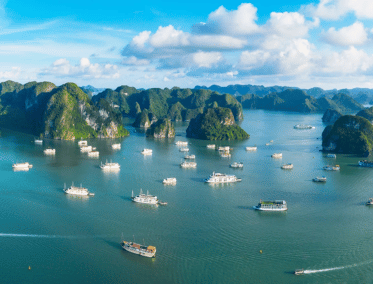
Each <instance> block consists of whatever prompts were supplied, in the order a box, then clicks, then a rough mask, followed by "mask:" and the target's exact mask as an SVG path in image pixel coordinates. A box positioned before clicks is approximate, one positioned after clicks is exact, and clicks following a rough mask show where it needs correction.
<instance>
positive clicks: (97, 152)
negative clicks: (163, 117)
mask: <svg viewBox="0 0 373 284" xmlns="http://www.w3.org/2000/svg"><path fill="white" fill-rule="evenodd" d="M98 156H100V152H99V151H91V152H88V157H98Z"/></svg>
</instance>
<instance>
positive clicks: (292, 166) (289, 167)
mask: <svg viewBox="0 0 373 284" xmlns="http://www.w3.org/2000/svg"><path fill="white" fill-rule="evenodd" d="M292 168H294V165H293V164H291V163H289V164H285V165H282V166H281V169H284V170H291V169H292Z"/></svg>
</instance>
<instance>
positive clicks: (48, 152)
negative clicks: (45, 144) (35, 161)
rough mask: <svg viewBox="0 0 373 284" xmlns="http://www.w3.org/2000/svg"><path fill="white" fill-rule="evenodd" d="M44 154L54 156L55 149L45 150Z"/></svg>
mask: <svg viewBox="0 0 373 284" xmlns="http://www.w3.org/2000/svg"><path fill="white" fill-rule="evenodd" d="M44 154H46V155H54V154H56V149H51V148H48V149H45V150H44Z"/></svg>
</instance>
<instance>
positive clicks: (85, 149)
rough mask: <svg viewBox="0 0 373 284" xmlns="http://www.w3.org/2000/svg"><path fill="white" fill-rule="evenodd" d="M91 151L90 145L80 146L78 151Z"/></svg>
mask: <svg viewBox="0 0 373 284" xmlns="http://www.w3.org/2000/svg"><path fill="white" fill-rule="evenodd" d="M91 151H93V148H92V146H82V147H80V152H82V153H87V152H91Z"/></svg>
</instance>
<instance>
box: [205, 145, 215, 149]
mask: <svg viewBox="0 0 373 284" xmlns="http://www.w3.org/2000/svg"><path fill="white" fill-rule="evenodd" d="M206 147H207V149H215V147H216V146H215V144H208V145H207V146H206Z"/></svg>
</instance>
